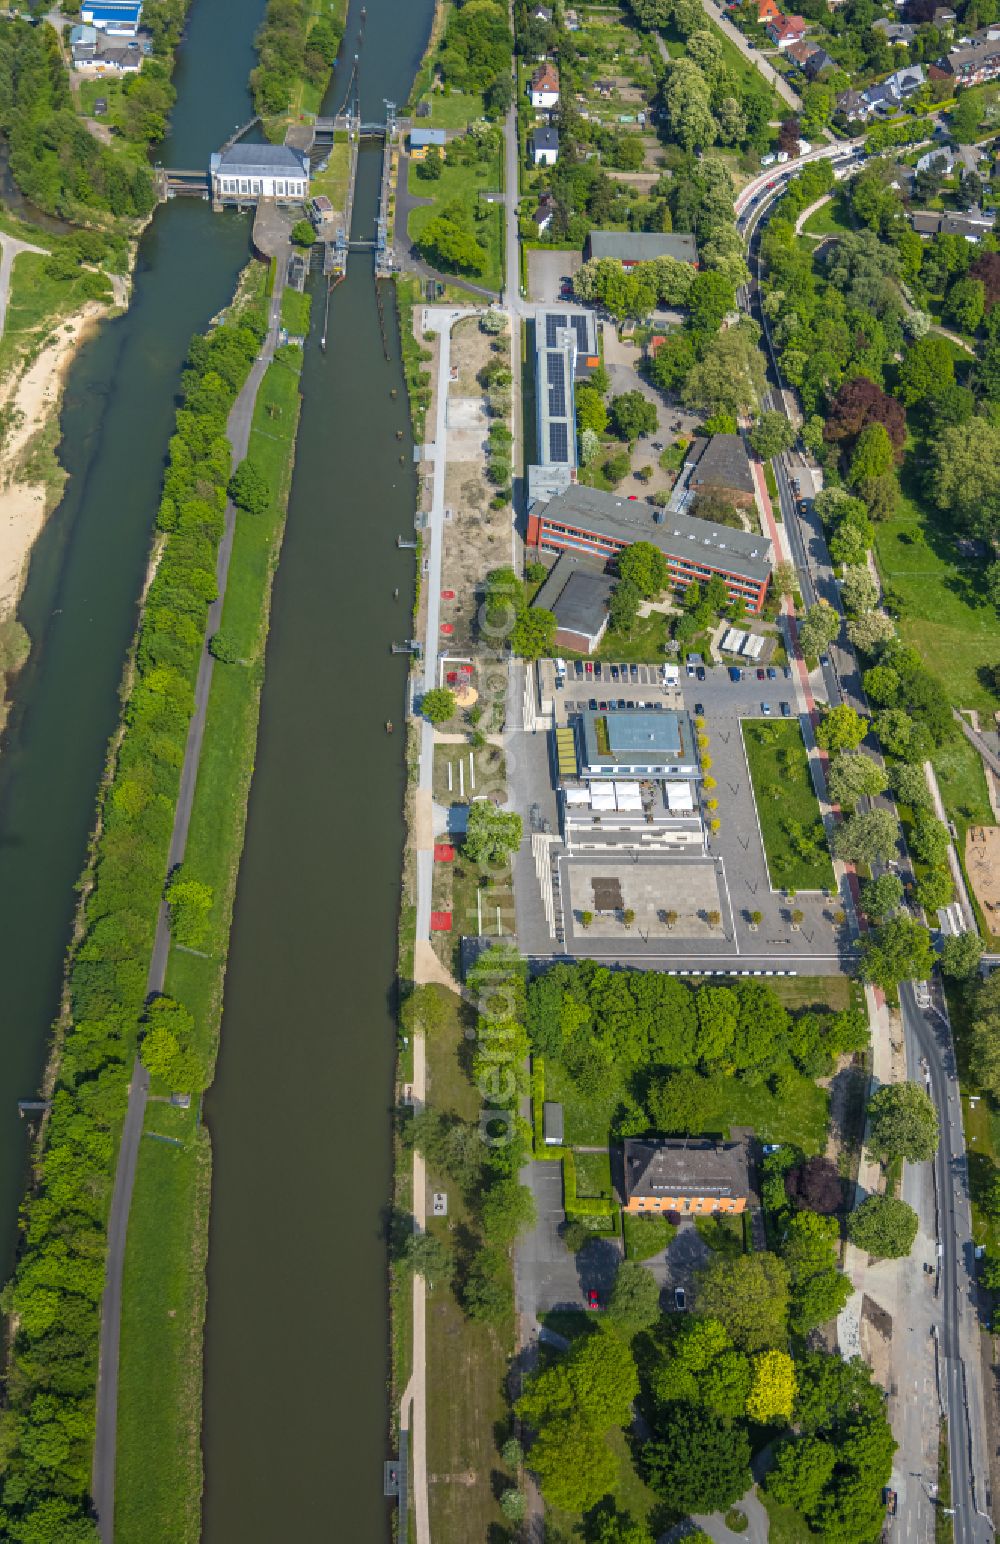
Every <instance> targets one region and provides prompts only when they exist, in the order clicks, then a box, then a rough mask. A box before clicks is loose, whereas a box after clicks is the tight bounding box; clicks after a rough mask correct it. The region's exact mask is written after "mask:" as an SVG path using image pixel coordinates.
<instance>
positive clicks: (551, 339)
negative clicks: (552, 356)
mask: <svg viewBox="0 0 1000 1544" xmlns="http://www.w3.org/2000/svg"><path fill="white" fill-rule="evenodd" d="M559 320H560V319H559V317H558V316H556V315H554V313H553V312H551V311H547V312H546V313H545V347H546V348H555V343H556V331H557V329H558V327H559Z"/></svg>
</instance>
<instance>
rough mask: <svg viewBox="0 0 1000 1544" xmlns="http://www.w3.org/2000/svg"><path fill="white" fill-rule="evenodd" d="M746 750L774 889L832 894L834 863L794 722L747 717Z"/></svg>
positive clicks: (804, 749)
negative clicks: (771, 721)
mask: <svg viewBox="0 0 1000 1544" xmlns="http://www.w3.org/2000/svg"><path fill="white" fill-rule="evenodd" d="M741 727H742V730H743V746H744V749H745V751H746V756H747V763H748V765H749V768H750V780H751V783H752V784H753V793H754V803H755V804H756V807H757V818H758V820H759V821H760V828H761V834H762V836H763V838H764V854H765V857H766V858H767V867H768V874H769V877H770V880H771V885H772V887H773V888H774V889H776V890H777V889H791V890H824V889H829V890H832V889H833V888H834V878H833V863H832V862H831V860H830V853H829V849H828V847H827V842H826V834H825V832H824V830H823V821H822V817H821V816H820V811H819V802H818V800H817V798H816V794H815V792H814V790H813V785H812V777H811V774H810V771H809V758H808V757H807V755H806V748H805V743H804V742H803V739H802V730H801V729H800V728H799V725H798V723H797V721H796V720H795V719H784V720H781V721H779V722H775V723H770V724H764V723H761V722H759V721H758V720H756V719H753V720H750V719H744V720H742V724H741Z"/></svg>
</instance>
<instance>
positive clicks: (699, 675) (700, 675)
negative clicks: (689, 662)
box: [695, 665, 705, 681]
mask: <svg viewBox="0 0 1000 1544" xmlns="http://www.w3.org/2000/svg"><path fill="white" fill-rule="evenodd" d="M695 677H696V679H697V680H699V681H704V679H705V667H704V665H699V666H698V668H697V670H696V671H695Z"/></svg>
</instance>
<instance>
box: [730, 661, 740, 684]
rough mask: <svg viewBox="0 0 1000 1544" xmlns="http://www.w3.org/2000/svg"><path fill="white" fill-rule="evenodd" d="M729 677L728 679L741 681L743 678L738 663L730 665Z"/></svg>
mask: <svg viewBox="0 0 1000 1544" xmlns="http://www.w3.org/2000/svg"><path fill="white" fill-rule="evenodd" d="M729 679H730V681H741V680H742V679H743V676H742V674H741V672H740V667H739V665H730V667H729Z"/></svg>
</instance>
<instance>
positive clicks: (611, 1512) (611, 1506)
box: [585, 1497, 711, 1544]
mask: <svg viewBox="0 0 1000 1544" xmlns="http://www.w3.org/2000/svg"><path fill="white" fill-rule="evenodd" d="M585 1537H586V1544H652V1539H651V1538H650V1535H649V1530H648V1529H647V1528H646V1526H645V1524H644V1523H639V1522H636V1521H635V1520H634V1518H633V1517H632V1516H631V1514H630V1513H628V1512H619V1510H618V1508H617V1507H616V1505H615V1503H614V1502H613V1501H612V1500H611V1498H610V1497H608V1499H607V1500H606V1501H604V1502H603V1503H602V1504H601V1506H600V1507H598V1509H597V1512H596V1513H591V1515H590V1516H589V1517H588V1519H587V1524H586V1535H585ZM685 1544H698V1540H697V1537H695V1538H694V1539H692V1538H691V1537H690V1536H688V1538H687V1539H686V1541H685ZM705 1544H711V1541H710V1540H707V1539H706V1541H705Z"/></svg>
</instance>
